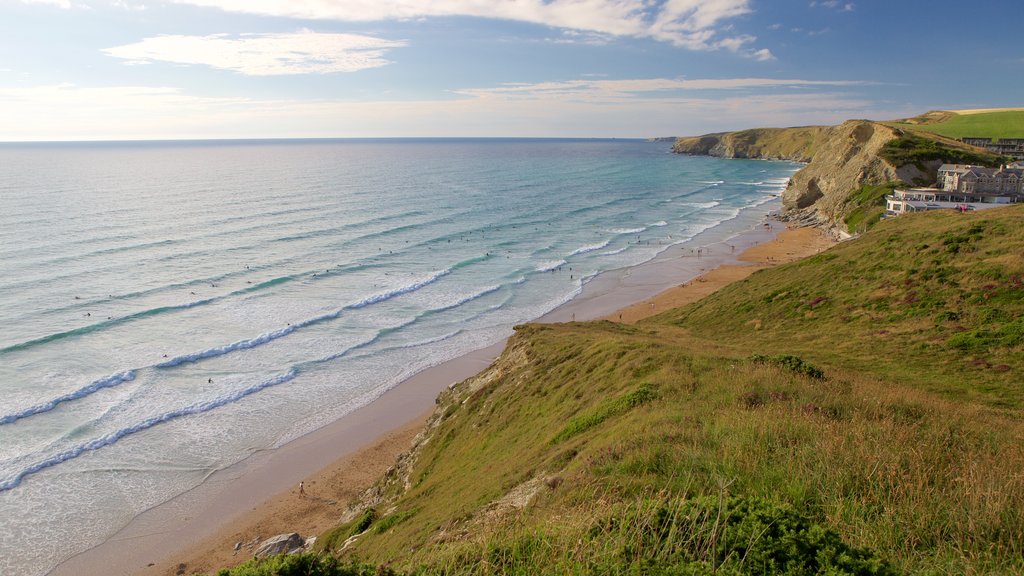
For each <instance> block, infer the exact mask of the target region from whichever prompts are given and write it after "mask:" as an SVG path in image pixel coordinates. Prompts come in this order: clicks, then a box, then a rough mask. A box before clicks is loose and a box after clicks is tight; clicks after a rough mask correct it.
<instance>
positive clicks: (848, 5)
mask: <svg viewBox="0 0 1024 576" xmlns="http://www.w3.org/2000/svg"><path fill="white" fill-rule="evenodd" d="M810 6H811V8H815V7H818V6H820V7H822V8H831V9H833V10H838V11H840V12H853V11H854V10H856V9H857V5H856V4H854V3H853V2H842V1H841V0H820V1H817V0H812V1H811V4H810Z"/></svg>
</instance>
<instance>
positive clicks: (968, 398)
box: [231, 206, 1024, 575]
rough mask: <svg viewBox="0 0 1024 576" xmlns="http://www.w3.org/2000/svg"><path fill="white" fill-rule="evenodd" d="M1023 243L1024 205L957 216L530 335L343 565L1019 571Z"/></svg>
mask: <svg viewBox="0 0 1024 576" xmlns="http://www.w3.org/2000/svg"><path fill="white" fill-rule="evenodd" d="M1022 255H1024V206H1013V207H1009V208H1005V209H1000V210H991V211H985V212H982V213H976V214H966V215H964V214H955V213H938V212H933V213H927V214H921V215H915V216H909V217H903V218H900V219H897V220H888V221H884V222H882V223H881V224H879V225H878V226H877V227H875V228H874V229H872V230H871V231H869V232H868V233H866V234H864V235H862V236H861V237H860V238H858V239H856V240H853V241H850V242H846V243H843V244H840V245H839V246H837V247H835V248H833V249H832V250H829V251H828V252H825V253H822V254H820V255H818V256H815V257H812V258H809V259H806V260H803V261H799V262H795V263H793V264H788V265H783V266H778V267H775V268H771V269H766V270H762V271H759V272H756V273H755V274H753V275H752V276H750V277H749V278H748V279H746V280H744V281H741V282H738V283H736V284H733V285H731V286H729V287H727V288H726V289H723V290H721V291H719V292H717V293H715V294H713V295H712V296H710V297H708V298H706V299H704V300H702V301H700V302H698V303H695V304H693V305H690V306H687V307H684V308H680V309H677V310H671V311H668V312H666V313H664V314H662V315H660V316H656V317H653V318H651V319H649V320H648V321H645V322H643V323H641V324H639V325H636V326H628V325H622V324H617V323H610V322H591V323H571V324H560V325H532V324H531V325H525V326H520V327H518V328H517V330H516V334H515V336H514V337H513V338H512V339H511V341H510V343H509V345H508V347H507V349H506V350H505V352H504V353H503V354H502V356H501V358H500V359H499V360H498V361H497V362H496V363H495V364H494V365H493V366H491V367H490V368H489V369H488V370H487V371H485V372H483V373H482V374H480V375H479V376H477V377H475V378H472V379H469V380H467V381H465V382H462V383H460V384H459V385H457V386H455V387H453V388H452V389H451V390H449V391H448V392H446V393H445V394H443V395H442V396H441V397H440V398H439V399H438V407H437V410H436V412H435V414H434V416H433V417H432V418H431V420H430V423H429V425H428V427H427V429H426V430H425V431H424V433H423V434H421V436H420V438H419V439H418V442H417V444H416V446H415V448H414V449H413V450H412V451H411V452H410V453H409V454H407V455H406V456H405V457H403V458H402V459H401V460H400V461H399V463H398V464H397V465H396V466H395V467H394V468H393V469H392V470H391V471H390V472H389V473H388V475H387V476H386V477H385V478H384V479H382V480H381V482H380V483H378V485H377V486H375V487H374V488H373V489H371V490H370V491H369V492H368V493H367V494H366V495H365V496H364V498H363V502H362V505H361V506H360V507H357V508H356V509H354V510H353V511H352V513H351V514H350V515H349V518H348V519H347V520H346V521H345V522H344V523H343V524H341V525H340V526H339V527H338V528H336V529H335V530H333V531H331V532H329V533H327V534H325V535H323V536H322V537H321V539H320V540H319V541H318V545H319V546H320V547H321V549H322V550H324V551H329V552H331V553H332V554H339V555H341V557H342V558H345V559H359V561H360V562H368V563H369V564H365V565H364V564H360V565H356V566H354V567H353V566H349V567H346V568H345V570H348V571H344V572H343V571H340V570H341V569H340V568H338V569H337V570H336V571H334V572H323V573H324V574H328V573H330V574H363V573H366V574H372V573H374V572H373V570H376V568H375V567H376V566H378V565H382V564H386V565H387V566H388V567H389V568H390V569H395V570H397V571H398V572H400V573H403V572H408V573H412V572H415V573H418V574H563V573H581V574H582V573H586V574H622V573H637V574H705V573H711V572H717V573H723V574H745V573H751V574H761V573H780V572H784V571H788V572H787V573H791V574H821V573H829V574H895V573H943V574H945V573H950V574H961V573H975V574H988V573H992V574H996V573H1020V572H1021V571H1022V570H1024V560H1022V558H1024V542H1022V541H1021V539H1020V537H1019V535H1020V534H1022V533H1024V477H1022V476H1021V474H1020V470H1022V469H1024V448H1022V446H1024V418H1022V415H1024V414H1022V412H1021V408H1022V407H1024V389H1022V387H1021V384H1020V381H1021V377H1020V375H1021V372H1022V370H1024V320H1022V318H1024V258H1022V257H1021V256H1022ZM303 558H305V560H294V561H293V562H300V561H303V562H304V561H310V562H312V561H313V560H310V559H309V558H308V557H303ZM246 570H251V571H249V572H246ZM255 570H256V569H255V568H252V567H251V566H250V567H247V568H241V569H238V570H236V571H234V572H232V573H231V574H234V575H242V574H257V573H260V572H256V571H255ZM361 570H362V572H361ZM267 573H269V572H267ZM294 573H296V574H297V573H303V574H304V573H307V572H298V571H296V572H294ZM381 573H388V572H387V570H386V569H382V572H381Z"/></svg>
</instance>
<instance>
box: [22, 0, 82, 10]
mask: <svg viewBox="0 0 1024 576" xmlns="http://www.w3.org/2000/svg"><path fill="white" fill-rule="evenodd" d="M21 3H22V4H49V5H50V6H56V7H58V8H63V9H65V10H68V9H70V8H71V0H21Z"/></svg>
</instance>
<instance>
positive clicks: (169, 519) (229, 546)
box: [50, 215, 831, 576]
mask: <svg viewBox="0 0 1024 576" xmlns="http://www.w3.org/2000/svg"><path fill="white" fill-rule="evenodd" d="M769 218H770V215H769ZM762 222H764V221H763V220H762ZM784 228H785V227H784V225H783V224H782V223H780V222H778V221H775V220H772V219H769V220H768V221H767V222H764V223H762V224H757V225H754V226H752V227H750V228H749V229H745V230H740V231H738V232H736V233H735V234H733V235H732V236H729V237H727V238H726V239H725V240H722V241H720V242H715V243H711V244H708V245H704V246H701V247H700V251H701V252H700V254H697V253H695V252H694V250H696V248H690V246H691V245H692V246H694V247H696V246H697V245H698V243H697V242H698V240H699V238H700V235H698V237H697V238H694V240H692V241H690V242H687V243H684V244H679V245H673V246H669V247H668V248H667V249H666V250H665V251H663V252H662V253H661V254H659V255H658V256H657V257H655V258H654V259H652V260H650V261H648V262H645V263H642V264H639V265H637V266H633V267H629V268H623V269H619V270H613V271H609V272H605V273H602V274H601V275H599V276H597V277H596V278H594V279H593V280H592V281H590V282H588V283H587V284H585V285H584V286H583V289H582V291H581V293H580V294H579V295H577V296H576V297H575V298H573V299H572V300H570V301H569V302H567V303H566V304H563V305H561V306H559V307H558V308H556V309H554V310H552V311H551V312H549V313H547V314H545V315H543V316H541V317H540V318H538V319H535V320H533V322H565V321H572V320H577V319H578V320H581V321H582V320H592V319H597V318H606V319H612V318H611V316H612V315H613V313H617V311H620V310H621V311H622V314H624V317H623V321H630V320H629V319H628V318H633V316H634V313H629V314H630V315H629V317H628V318H627V317H626V316H625V314H627V310H630V309H631V308H637V307H639V308H638V310H639V312H637V313H636V315H637V316H638V317H637V318H636V319H639V318H640V317H643V314H642V313H643V312H645V311H649V310H654V312H651V313H648V314H646V316H649V315H651V314H653V313H657V312H660V311H663V310H664V309H665V308H666V307H669V303H668V302H669V300H666V298H668V297H669V296H668V295H669V294H676V293H678V291H680V290H682V291H684V293H687V294H690V296H688V297H692V298H693V299H694V300H695V299H698V298H699V297H702V296H696V294H697V292H696V290H695V288H694V286H699V287H700V288H701V289H702V290H707V289H708V288H710V287H711V286H712V285H716V286H718V287H720V286H724V285H725V284H727V283H729V282H731V281H734V280H735V279H738V278H734V279H731V280H727V279H726V278H732V277H733V276H732V275H726V276H721V273H720V272H718V271H719V270H723V269H728V270H732V269H742V270H744V271H745V274H744V275H743V277H745V276H746V275H748V274H749V273H752V272H753V271H754V270H756V269H760V268H763V267H765V266H766V265H769V264H770V263H781V262H782V259H781V257H782V256H784V255H785V254H784V252H785V249H782V250H769V252H771V253H772V254H775V256H770V257H772V258H778V260H776V261H767V260H766V261H765V262H764V263H760V264H759V263H756V262H755V263H752V262H751V261H750V260H749V259H747V258H746V257H747V256H748V252H750V251H751V250H752V249H754V248H759V247H764V246H765V245H766V244H772V243H773V242H776V240H777V239H778V237H779V235H780V232H781V233H782V234H787V233H788V232H793V231H795V230H796V231H798V230H808V231H809V230H812V229H788V230H787V231H783V230H784ZM815 232H816V233H817V234H818V235H819V236H821V237H822V238H824V236H823V235H822V234H821V233H820V231H816V229H815ZM691 242H692V244H691ZM829 245H831V243H829ZM793 246H795V244H794V245H793ZM818 250H819V251H820V248H819V249H818ZM702 278H703V280H701V279H702ZM680 282H684V284H683V286H682V287H680V286H678V284H679V283H680ZM723 282H724V283H723ZM688 286H689V289H688V290H687V287H688ZM691 301H692V300H691ZM632 321H635V320H632ZM504 344H505V341H504V340H503V341H501V342H498V343H496V344H493V345H491V346H489V347H487V348H484V349H481V350H477V351H474V352H470V353H469V354H466V355H464V356H460V357H458V358H455V359H452V360H449V361H447V362H445V363H442V364H439V365H437V366H433V367H430V368H427V369H425V370H423V371H421V372H420V373H418V374H416V375H414V376H412V377H411V378H409V379H407V380H405V381H403V382H401V383H399V384H397V385H396V386H394V387H393V388H391V389H390V390H388V391H386V392H385V393H384V394H382V395H381V396H380V397H378V398H377V399H375V400H373V401H372V402H370V403H369V404H367V405H366V406H363V407H361V408H359V409H357V410H355V411H353V412H352V413H350V414H347V415H345V416H344V417H342V418H341V419H339V420H337V421H335V422H333V423H331V424H328V425H326V426H324V427H322V428H320V429H318V430H315V431H314V432H312V433H310V434H307V435H305V436H302V437H300V438H297V439H295V440H293V441H291V442H289V443H287V444H285V445H283V446H281V447H279V448H276V449H273V450H265V451H261V452H257V453H255V454H253V455H252V456H250V457H248V458H246V459H245V460H243V461H241V462H239V463H237V464H235V465H233V466H230V467H228V468H225V469H223V470H220V471H217V472H214V473H213V474H211V476H210V477H209V478H207V479H206V480H205V481H204V482H203V483H202V484H200V485H199V486H197V487H196V488H193V489H191V490H189V491H187V492H185V493H183V494H180V495H179V496H177V497H175V498H173V499H171V500H170V501H168V502H165V503H163V504H160V505H158V506H156V507H154V508H152V509H150V510H147V511H145V512H143V513H141V514H140V515H138V516H137V517H136V518H135V519H133V520H132V521H131V522H129V524H128V525H126V526H125V527H124V528H122V529H121V530H119V531H118V532H117V533H116V534H114V535H113V536H111V537H110V538H108V539H107V540H106V541H104V542H103V543H101V544H99V545H97V546H95V547H93V548H91V549H88V550H85V551H83V552H81V553H79V554H76V555H74V556H72V557H70V558H68V559H66V560H64V561H63V562H61V563H60V564H59V565H58V566H56V567H55V568H54V569H53V570H52V571H51V572H50V574H51V575H55V576H59V575H64V574H76V575H88V574H125V575H132V574H138V575H144V576H149V575H157V574H160V575H163V574H167V575H176V574H192V573H195V572H196V571H215V570H216V569H219V568H222V567H226V566H228V565H234V564H237V563H240V562H242V561H244V560H247V559H248V558H250V557H251V552H249V550H248V549H247V548H245V547H244V544H245V543H248V542H251V541H252V540H253V539H254V538H257V537H258V538H260V539H265V538H267V537H270V536H273V535H276V534H280V533H284V532H299V533H300V534H302V535H303V536H305V537H309V536H315V535H317V534H318V533H320V532H322V531H323V530H326V529H327V528H329V527H330V526H332V525H333V524H334V523H336V522H337V520H338V518H339V517H340V516H341V514H342V513H343V511H344V509H345V506H346V505H347V503H348V502H350V501H351V500H352V499H353V498H354V497H355V496H357V495H358V494H359V493H361V492H362V490H364V489H365V488H367V487H368V486H369V485H370V484H372V483H373V482H374V481H375V480H376V479H377V478H378V477H379V476H380V475H382V474H383V473H384V472H385V471H386V470H387V468H388V467H390V466H391V464H393V463H394V461H395V458H396V457H397V456H398V455H399V454H400V453H402V452H404V451H405V450H406V449H408V447H409V445H410V444H411V442H412V439H413V438H414V437H415V435H416V434H417V433H418V432H419V431H420V429H421V428H422V423H423V422H424V421H425V419H426V417H427V416H428V415H429V414H430V412H431V410H432V407H433V405H434V400H435V398H436V397H437V395H438V394H439V393H440V392H441V391H442V390H443V389H444V388H445V387H447V386H449V385H451V384H454V383H456V382H459V381H461V380H463V379H465V378H468V377H470V376H473V375H475V374H477V373H479V372H481V371H482V370H484V369H485V368H487V366H489V365H490V364H491V362H493V360H494V359H495V358H497V356H498V355H499V354H500V353H501V351H502V349H503V348H504ZM299 480H303V481H305V484H306V487H307V489H306V492H307V497H306V498H304V499H300V498H299V497H298V494H297V484H298V481H299ZM239 542H241V543H243V548H242V549H241V550H240V551H238V552H237V553H236V552H235V551H234V546H235V544H236V543H239Z"/></svg>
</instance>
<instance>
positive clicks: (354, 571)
mask: <svg viewBox="0 0 1024 576" xmlns="http://www.w3.org/2000/svg"><path fill="white" fill-rule="evenodd" d="M217 576H397V575H396V574H395V572H393V571H392V570H390V569H388V568H384V567H379V566H372V565H369V564H360V563H356V562H345V563H342V562H340V561H339V560H338V559H336V558H334V557H333V556H329V555H322V554H312V553H303V554H289V555H287V556H272V557H270V558H264V559H255V560H250V561H248V562H246V563H245V564H242V565H239V566H236V567H234V568H230V569H228V568H225V569H223V570H221V571H219V572H217Z"/></svg>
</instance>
